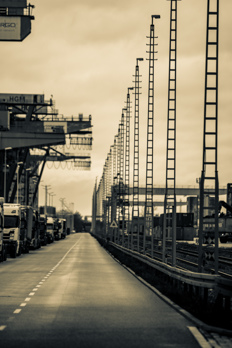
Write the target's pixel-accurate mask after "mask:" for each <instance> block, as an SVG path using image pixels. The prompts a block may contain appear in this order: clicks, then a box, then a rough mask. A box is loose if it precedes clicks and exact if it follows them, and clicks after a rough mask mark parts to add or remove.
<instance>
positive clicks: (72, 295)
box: [0, 234, 199, 348]
mask: <svg viewBox="0 0 232 348" xmlns="http://www.w3.org/2000/svg"><path fill="white" fill-rule="evenodd" d="M0 277H1V280H0V346H1V347H4V348H5V347H9V348H10V347H17V348H18V347H20V348H27V347H30V348H37V347H44V348H49V347H56V348H59V347H62V348H68V347H72V348H74V347H81V348H85V347H91V348H98V347H102V348H108V347H110V348H124V347H125V348H130V347H133V348H134V347H135V348H136V347H146V348H149V347H155V348H158V347H162V348H165V347H184V348H194V347H199V345H198V343H197V341H196V339H195V338H194V336H193V334H192V333H191V331H190V329H189V328H188V327H189V326H193V325H192V323H190V322H189V321H188V320H186V319H185V318H184V317H182V316H181V315H180V314H179V313H178V312H176V311H175V310H174V309H173V308H171V307H170V306H169V305H168V304H166V303H165V302H163V301H162V300H161V299H160V298H159V297H158V296H157V295H156V294H155V293H154V292H152V291H151V290H150V289H148V288H147V287H146V286H144V285H143V284H142V283H141V282H140V281H139V280H137V279H136V278H135V277H134V276H133V275H132V274H131V273H129V272H128V271H127V270H126V269H124V268H123V267H122V266H121V265H120V264H119V263H117V262H116V261H115V260H114V259H113V258H111V256H110V255H109V254H108V253H107V252H106V251H105V250H104V249H103V248H102V247H101V246H100V245H99V244H98V242H97V241H96V240H95V239H94V238H93V237H91V236H90V235H89V234H73V235H70V236H68V237H67V238H66V239H65V240H62V241H57V242H55V243H53V244H50V245H48V246H46V247H43V248H41V249H40V250H36V251H32V252H30V254H28V255H22V256H20V257H19V258H17V259H10V258H9V259H8V260H7V261H6V262H4V263H2V264H0Z"/></svg>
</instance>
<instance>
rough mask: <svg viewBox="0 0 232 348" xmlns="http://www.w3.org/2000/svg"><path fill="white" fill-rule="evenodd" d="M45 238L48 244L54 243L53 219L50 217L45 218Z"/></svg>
mask: <svg viewBox="0 0 232 348" xmlns="http://www.w3.org/2000/svg"><path fill="white" fill-rule="evenodd" d="M46 227H47V228H46V230H47V238H48V243H53V242H54V239H55V237H54V218H53V217H52V216H47V226H46Z"/></svg>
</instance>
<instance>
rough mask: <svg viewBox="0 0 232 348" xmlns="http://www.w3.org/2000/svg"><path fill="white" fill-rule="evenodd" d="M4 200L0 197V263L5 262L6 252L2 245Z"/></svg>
mask: <svg viewBox="0 0 232 348" xmlns="http://www.w3.org/2000/svg"><path fill="white" fill-rule="evenodd" d="M3 203H4V198H3V197H0V262H2V261H6V258H7V250H6V246H5V244H4V243H3V231H4V210H3Z"/></svg>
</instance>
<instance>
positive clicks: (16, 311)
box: [13, 309, 22, 314]
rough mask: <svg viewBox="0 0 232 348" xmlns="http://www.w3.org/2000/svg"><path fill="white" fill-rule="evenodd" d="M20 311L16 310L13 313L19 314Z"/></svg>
mask: <svg viewBox="0 0 232 348" xmlns="http://www.w3.org/2000/svg"><path fill="white" fill-rule="evenodd" d="M21 310H22V309H16V310H15V311H14V312H13V313H15V314H18V313H20V312H21Z"/></svg>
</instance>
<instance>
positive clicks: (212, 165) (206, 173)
mask: <svg viewBox="0 0 232 348" xmlns="http://www.w3.org/2000/svg"><path fill="white" fill-rule="evenodd" d="M218 32H219V0H208V5H207V33H206V64H205V97H204V136H203V164H202V173H201V179H200V223H199V259H198V266H199V272H201V270H202V263H203V258H204V256H203V250H202V244H203V243H207V244H211V243H212V244H214V243H215V249H214V258H215V273H217V272H218V195H219V188H218V186H219V184H218V170H217V144H218V36H219V35H218V34H219V33H218ZM211 185H212V186H213V187H212V188H211V189H210V190H207V192H206V187H207V186H210V187H211ZM206 194H207V195H210V198H211V199H213V200H214V211H213V213H214V218H213V219H212V220H213V223H212V221H211V223H210V224H211V227H212V229H211V233H210V231H209V230H207V228H206V224H207V221H206V219H204V217H205V216H206V215H208V214H210V210H211V209H212V208H211V206H210V205H209V204H208V203H207V202H206ZM211 212H212V210H211Z"/></svg>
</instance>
